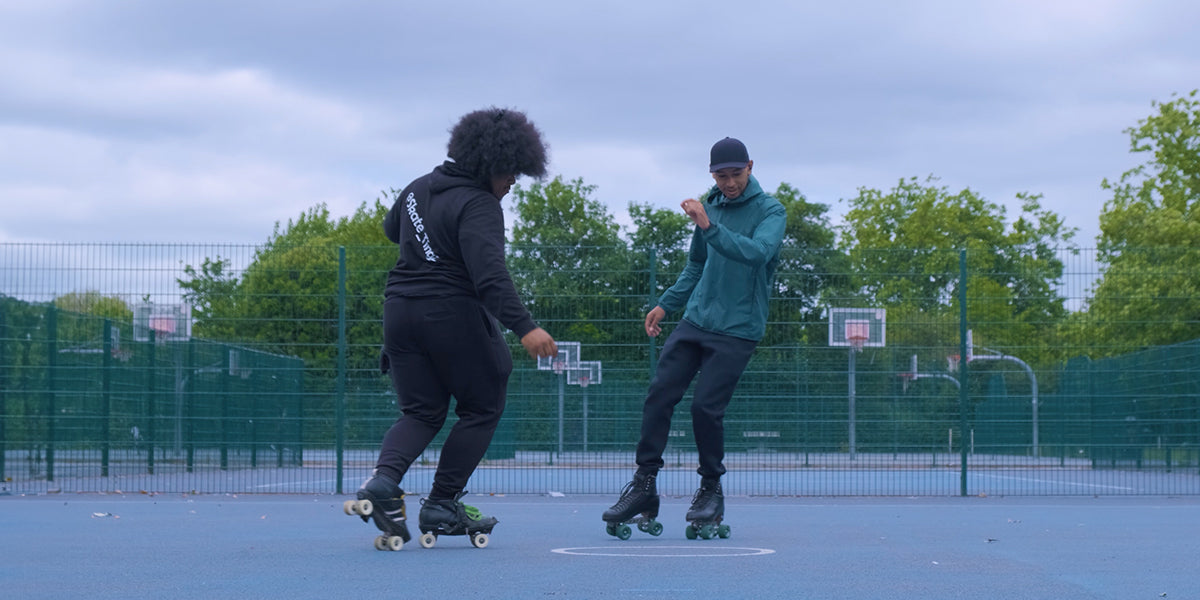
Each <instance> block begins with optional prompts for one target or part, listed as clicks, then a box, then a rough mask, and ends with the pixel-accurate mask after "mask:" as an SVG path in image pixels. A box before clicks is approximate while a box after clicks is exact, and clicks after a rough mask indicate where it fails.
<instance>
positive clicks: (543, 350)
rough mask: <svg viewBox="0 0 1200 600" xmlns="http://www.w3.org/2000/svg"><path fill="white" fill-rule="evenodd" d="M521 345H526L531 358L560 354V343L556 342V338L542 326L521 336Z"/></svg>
mask: <svg viewBox="0 0 1200 600" xmlns="http://www.w3.org/2000/svg"><path fill="white" fill-rule="evenodd" d="M521 345H522V346H525V351H526V352H528V353H529V356H530V358H547V357H550V356H558V344H556V343H554V338H552V337H550V334H549V333H546V330H545V329H542V328H541V327H538V328H537V329H534V330H533V331H530V332H529V333H527V334H525V337H523V338H521Z"/></svg>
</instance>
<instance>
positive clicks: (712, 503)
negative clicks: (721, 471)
mask: <svg viewBox="0 0 1200 600" xmlns="http://www.w3.org/2000/svg"><path fill="white" fill-rule="evenodd" d="M686 518H687V520H688V526H687V529H685V530H684V532H683V533H684V535H686V536H687V539H689V540H694V539H696V538H697V537H699V538H700V539H704V540H709V539H712V538H714V537H719V538H721V539H725V538H727V537H729V534H730V530H729V526H728V525H725V524H723V523H721V520H722V519H724V518H725V495H724V494H722V493H721V481H720V480H719V479H707V478H705V479H701V480H700V489H698V490H696V495H694V496H692V507H691V508H689V509H688V512H687V517H686Z"/></svg>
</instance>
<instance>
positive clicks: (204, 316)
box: [177, 256, 239, 340]
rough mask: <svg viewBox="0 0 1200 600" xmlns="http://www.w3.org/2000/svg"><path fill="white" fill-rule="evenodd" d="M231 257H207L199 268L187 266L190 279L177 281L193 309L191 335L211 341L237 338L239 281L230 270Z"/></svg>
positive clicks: (185, 266) (186, 273)
mask: <svg viewBox="0 0 1200 600" xmlns="http://www.w3.org/2000/svg"><path fill="white" fill-rule="evenodd" d="M230 264H231V263H230V260H229V259H228V258H221V257H220V256H217V257H216V258H208V257H205V258H204V261H203V262H202V263H201V264H200V268H199V269H197V268H196V267H193V266H192V265H184V267H183V272H184V274H185V275H187V277H188V278H187V279H179V280H177V281H178V283H179V287H180V288H182V289H183V290H184V292H183V299H184V300H185V301H186V302H187V303H188V305H190V306H191V307H192V317H193V319H195V321H194V324H193V325H192V335H193V336H195V337H198V338H204V339H210V340H236V339H238V325H239V319H237V311H236V307H235V306H234V299H235V298H236V297H237V287H238V278H237V276H236V275H235V274H234V273H232V272H231V270H230Z"/></svg>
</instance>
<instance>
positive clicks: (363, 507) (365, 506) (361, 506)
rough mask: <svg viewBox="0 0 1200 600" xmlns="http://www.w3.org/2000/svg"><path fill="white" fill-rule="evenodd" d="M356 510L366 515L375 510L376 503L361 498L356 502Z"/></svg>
mask: <svg viewBox="0 0 1200 600" xmlns="http://www.w3.org/2000/svg"><path fill="white" fill-rule="evenodd" d="M354 512H356V513H358V514H360V515H362V516H364V517H366V516H369V515H370V514H371V513H373V512H375V505H374V504H371V501H370V500H359V501H358V502H356V503H355V504H354Z"/></svg>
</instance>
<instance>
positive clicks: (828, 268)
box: [764, 183, 849, 345]
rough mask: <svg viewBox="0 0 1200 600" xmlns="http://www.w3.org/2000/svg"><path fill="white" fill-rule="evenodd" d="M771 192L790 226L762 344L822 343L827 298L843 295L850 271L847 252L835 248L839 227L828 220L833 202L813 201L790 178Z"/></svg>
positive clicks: (777, 270)
mask: <svg viewBox="0 0 1200 600" xmlns="http://www.w3.org/2000/svg"><path fill="white" fill-rule="evenodd" d="M773 195H774V196H775V198H776V199H777V200H779V202H780V203H781V204H783V207H784V209H785V210H787V228H786V229H785V230H784V237H783V246H782V248H781V249H780V256H779V266H778V268H777V269H776V277H775V289H774V295H775V300H774V301H772V302H771V305H770V317H769V318H770V321H771V323H772V325H771V326H770V327H768V328H767V339H766V340H764V344H765V345H772V344H775V343H788V342H791V343H800V344H805V345H807V344H823V343H824V342H825V332H826V329H825V328H823V327H821V326H819V324H820V323H821V322H822V321H823V320H824V318H825V317H824V315H823V310H824V306H822V305H823V304H824V300H823V299H827V298H836V297H838V296H841V295H844V293H845V289H846V286H847V285H848V280H847V277H846V273H848V271H849V269H848V265H847V261H846V259H845V255H844V254H843V253H841V252H836V251H834V246H835V243H836V239H837V233H836V231H835V230H834V229H833V227H832V226H831V225H830V223H829V214H828V213H829V206H828V205H825V204H820V203H816V202H809V200H808V198H807V197H806V196H805V195H804V194H803V193H801V192H800V190H798V189H796V188H795V187H793V186H791V185H790V184H788V183H780V184H779V187H778V188H777V189H776V190H775V193H774V194H773Z"/></svg>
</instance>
